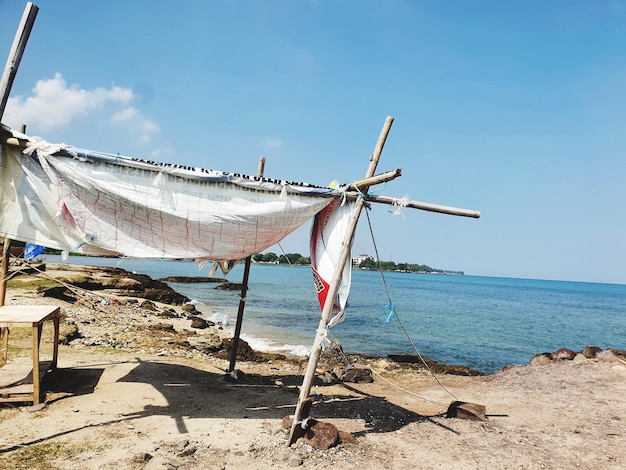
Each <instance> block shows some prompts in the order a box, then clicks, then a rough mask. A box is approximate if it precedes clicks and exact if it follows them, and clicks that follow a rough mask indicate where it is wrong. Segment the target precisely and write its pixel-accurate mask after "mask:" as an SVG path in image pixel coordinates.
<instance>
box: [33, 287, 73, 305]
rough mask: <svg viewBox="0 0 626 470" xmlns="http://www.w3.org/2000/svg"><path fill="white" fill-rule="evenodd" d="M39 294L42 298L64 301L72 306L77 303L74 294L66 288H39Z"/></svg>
mask: <svg viewBox="0 0 626 470" xmlns="http://www.w3.org/2000/svg"><path fill="white" fill-rule="evenodd" d="M37 294H39V295H40V296H42V297H52V298H53V299H58V300H63V301H64V302H68V303H71V304H73V303H74V302H76V297H75V296H74V294H73V293H72V292H71V291H70V290H69V289H67V288H66V287H65V286H55V287H38V288H37Z"/></svg>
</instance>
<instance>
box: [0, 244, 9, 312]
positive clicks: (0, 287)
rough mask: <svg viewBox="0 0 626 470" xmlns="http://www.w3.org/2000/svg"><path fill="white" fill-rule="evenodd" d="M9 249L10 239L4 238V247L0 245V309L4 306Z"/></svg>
mask: <svg viewBox="0 0 626 470" xmlns="http://www.w3.org/2000/svg"><path fill="white" fill-rule="evenodd" d="M10 248H11V239H10V238H9V237H5V239H4V245H2V268H1V269H0V307H2V306H3V305H4V299H5V298H6V293H7V276H8V274H9V254H10V253H9V250H10Z"/></svg>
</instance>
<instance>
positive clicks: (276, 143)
mask: <svg viewBox="0 0 626 470" xmlns="http://www.w3.org/2000/svg"><path fill="white" fill-rule="evenodd" d="M263 145H264V146H265V147H267V148H273V149H276V148H281V147H282V146H283V141H282V140H280V139H274V138H271V137H268V138H267V139H263Z"/></svg>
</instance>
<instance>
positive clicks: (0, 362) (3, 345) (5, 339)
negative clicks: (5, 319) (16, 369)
mask: <svg viewBox="0 0 626 470" xmlns="http://www.w3.org/2000/svg"><path fill="white" fill-rule="evenodd" d="M8 347H9V327H8V326H3V327H2V338H1V339H0V367H3V366H4V365H5V364H6V363H7V348H8Z"/></svg>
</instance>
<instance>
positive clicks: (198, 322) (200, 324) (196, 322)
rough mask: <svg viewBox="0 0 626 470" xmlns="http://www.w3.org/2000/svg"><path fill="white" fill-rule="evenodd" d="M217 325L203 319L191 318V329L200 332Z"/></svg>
mask: <svg viewBox="0 0 626 470" xmlns="http://www.w3.org/2000/svg"><path fill="white" fill-rule="evenodd" d="M214 325H215V323H213V322H209V321H207V320H205V319H204V318H202V317H195V316H194V317H191V327H192V328H198V329H199V330H204V329H205V328H208V327H210V326H214Z"/></svg>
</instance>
